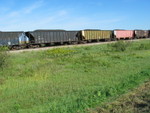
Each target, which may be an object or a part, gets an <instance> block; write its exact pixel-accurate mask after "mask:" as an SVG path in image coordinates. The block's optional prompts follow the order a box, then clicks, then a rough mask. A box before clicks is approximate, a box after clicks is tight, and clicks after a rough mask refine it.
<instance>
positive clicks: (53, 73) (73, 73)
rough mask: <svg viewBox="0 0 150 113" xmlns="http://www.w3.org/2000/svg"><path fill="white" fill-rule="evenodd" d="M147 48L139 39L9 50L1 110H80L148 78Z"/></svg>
mask: <svg viewBox="0 0 150 113" xmlns="http://www.w3.org/2000/svg"><path fill="white" fill-rule="evenodd" d="M122 46H123V49H122ZM149 50H150V41H141V42H133V43H131V42H130V43H129V42H118V43H116V44H109V45H96V46H88V47H74V48H59V49H53V50H46V51H41V52H23V53H19V54H10V55H9V57H8V59H7V61H8V64H7V66H6V67H5V68H3V69H1V70H0V112H1V113H13V112H14V113H17V112H18V113H37V112H38V113H73V112H84V111H85V109H88V108H91V107H95V106H97V105H100V104H102V103H103V102H106V101H108V100H109V99H110V98H115V97H117V96H118V95H121V94H123V93H125V92H127V91H129V90H130V89H133V88H134V87H136V86H138V85H139V84H140V83H143V82H144V81H145V80H147V79H149V78H150V62H149V59H150V51H149Z"/></svg>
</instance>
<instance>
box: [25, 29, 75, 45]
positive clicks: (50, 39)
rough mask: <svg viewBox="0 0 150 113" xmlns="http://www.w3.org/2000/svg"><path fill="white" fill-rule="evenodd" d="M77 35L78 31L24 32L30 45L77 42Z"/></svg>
mask: <svg viewBox="0 0 150 113" xmlns="http://www.w3.org/2000/svg"><path fill="white" fill-rule="evenodd" d="M77 34H78V31H65V30H36V31H33V32H26V35H27V36H28V37H29V39H30V41H31V43H35V44H46V43H63V42H78V37H77Z"/></svg>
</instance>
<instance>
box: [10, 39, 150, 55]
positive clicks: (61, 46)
mask: <svg viewBox="0 0 150 113" xmlns="http://www.w3.org/2000/svg"><path fill="white" fill-rule="evenodd" d="M141 40H150V38H146V39H133V40H126V41H129V42H130V41H131V42H132V41H141ZM115 42H117V41H110V42H94V43H85V44H76V45H59V46H50V47H41V48H31V49H22V50H10V51H9V53H20V52H28V51H41V50H48V49H54V48H67V47H81V46H93V45H101V44H111V43H115Z"/></svg>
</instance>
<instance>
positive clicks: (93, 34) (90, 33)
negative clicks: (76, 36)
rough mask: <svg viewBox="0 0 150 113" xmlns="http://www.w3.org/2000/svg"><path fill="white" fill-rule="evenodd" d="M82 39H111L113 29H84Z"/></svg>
mask: <svg viewBox="0 0 150 113" xmlns="http://www.w3.org/2000/svg"><path fill="white" fill-rule="evenodd" d="M81 37H82V40H101V39H106V40H110V39H111V38H112V31H111V30H82V31H81Z"/></svg>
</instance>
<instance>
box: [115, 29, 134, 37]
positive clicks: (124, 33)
mask: <svg viewBox="0 0 150 113" xmlns="http://www.w3.org/2000/svg"><path fill="white" fill-rule="evenodd" d="M114 35H115V38H116V39H133V38H134V31H133V30H114Z"/></svg>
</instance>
